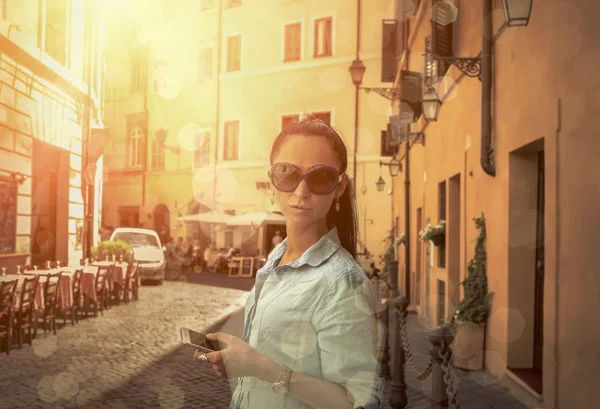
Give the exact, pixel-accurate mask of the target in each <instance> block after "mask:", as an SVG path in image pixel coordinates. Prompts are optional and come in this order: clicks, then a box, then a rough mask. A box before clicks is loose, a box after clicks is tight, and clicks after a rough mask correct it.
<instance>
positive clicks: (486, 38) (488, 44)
mask: <svg viewBox="0 0 600 409" xmlns="http://www.w3.org/2000/svg"><path fill="white" fill-rule="evenodd" d="M492 2H493V0H484V1H483V33H482V34H483V45H482V52H481V168H482V169H483V171H484V172H485V173H487V174H488V175H490V176H496V166H495V164H494V161H493V159H492V156H493V153H492V146H491V145H492V47H493V44H494V35H493V27H492V6H493V5H492Z"/></svg>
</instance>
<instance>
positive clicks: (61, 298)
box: [23, 266, 81, 311]
mask: <svg viewBox="0 0 600 409" xmlns="http://www.w3.org/2000/svg"><path fill="white" fill-rule="evenodd" d="M79 268H81V267H71V266H65V267H59V268H51V269H49V270H27V271H25V272H23V274H24V275H26V276H34V275H39V276H40V281H39V282H40V284H41V283H45V282H46V278H47V275H48V274H57V273H62V275H61V276H60V281H59V282H58V291H57V294H56V297H57V303H58V304H57V307H58V308H59V309H60V310H61V311H66V310H68V309H69V308H70V307H71V306H72V305H73V275H74V274H75V271H77V269H79ZM38 288H40V289H41V288H42V286H41V285H40V286H38ZM42 296H43V291H42Z"/></svg>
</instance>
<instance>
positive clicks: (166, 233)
mask: <svg viewBox="0 0 600 409" xmlns="http://www.w3.org/2000/svg"><path fill="white" fill-rule="evenodd" d="M170 216H171V215H170V212H169V208H168V207H167V206H166V205H164V204H162V203H161V204H159V205H156V207H154V212H153V215H152V219H153V220H154V231H155V232H156V233H158V237H159V238H160V242H161V243H162V244H163V245H164V244H166V243H167V242H168V240H169V237H171V223H170V218H171V217H170Z"/></svg>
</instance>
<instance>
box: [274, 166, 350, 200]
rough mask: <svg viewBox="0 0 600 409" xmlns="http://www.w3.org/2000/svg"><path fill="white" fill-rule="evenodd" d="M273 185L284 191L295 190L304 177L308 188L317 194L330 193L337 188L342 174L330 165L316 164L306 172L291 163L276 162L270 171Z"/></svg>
mask: <svg viewBox="0 0 600 409" xmlns="http://www.w3.org/2000/svg"><path fill="white" fill-rule="evenodd" d="M269 176H270V178H271V182H272V183H273V186H275V188H276V189H277V190H279V191H282V192H293V191H294V190H296V188H297V187H298V185H299V184H300V181H302V179H304V180H306V184H307V185H308V190H310V191H311V192H312V193H313V194H315V195H319V196H322V195H328V194H330V193H331V192H333V191H334V190H335V188H336V187H337V185H338V183H339V182H340V180H339V177H340V174H339V173H338V171H337V170H336V169H335V168H332V167H330V166H323V165H319V166H315V167H313V168H310V169H309V170H308V172H307V173H306V174H302V173H301V172H300V169H298V168H297V167H296V166H294V165H292V164H290V163H276V164H274V165H273V167H271V171H270V172H269Z"/></svg>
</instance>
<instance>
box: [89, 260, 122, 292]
mask: <svg viewBox="0 0 600 409" xmlns="http://www.w3.org/2000/svg"><path fill="white" fill-rule="evenodd" d="M91 265H92V266H96V267H103V268H108V269H109V270H110V267H111V266H113V265H114V268H113V269H112V274H111V276H110V277H109V282H110V283H111V284H110V285H111V287H112V284H119V285H120V286H123V283H124V282H125V275H126V273H127V263H126V262H115V261H94V262H93V263H91Z"/></svg>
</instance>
